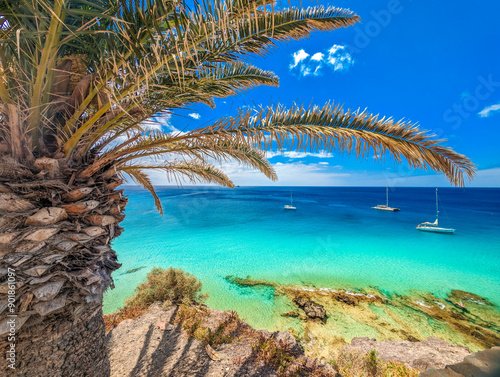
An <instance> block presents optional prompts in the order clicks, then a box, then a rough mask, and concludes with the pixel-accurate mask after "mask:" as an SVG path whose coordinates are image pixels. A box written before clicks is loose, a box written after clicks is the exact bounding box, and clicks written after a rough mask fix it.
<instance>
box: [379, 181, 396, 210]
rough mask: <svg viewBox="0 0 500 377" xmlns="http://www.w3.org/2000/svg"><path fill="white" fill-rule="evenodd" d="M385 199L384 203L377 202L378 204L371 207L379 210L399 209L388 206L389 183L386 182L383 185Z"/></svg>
mask: <svg viewBox="0 0 500 377" xmlns="http://www.w3.org/2000/svg"><path fill="white" fill-rule="evenodd" d="M385 199H386V202H385V204H379V205H377V206H375V207H372V208H373V209H378V210H380V211H389V212H398V211H400V209H399V208H394V207H389V185H388V184H387V185H386V186H385Z"/></svg>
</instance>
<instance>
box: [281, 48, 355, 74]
mask: <svg viewBox="0 0 500 377" xmlns="http://www.w3.org/2000/svg"><path fill="white" fill-rule="evenodd" d="M325 53H326V54H325ZM325 53H323V52H321V51H319V52H316V53H314V54H313V55H312V56H311V55H310V54H308V53H307V52H306V51H305V50H304V49H300V50H298V51H296V52H294V53H293V54H292V57H293V62H292V63H291V64H290V71H293V70H296V69H298V71H299V76H303V77H306V76H320V75H321V74H322V71H321V68H322V67H323V66H325V65H327V66H329V67H331V68H332V69H333V70H334V71H347V70H348V69H349V68H350V67H351V66H352V65H353V64H354V59H353V57H352V56H351V55H350V54H349V53H348V52H347V49H346V47H345V46H342V45H336V44H335V45H333V46H332V47H330V48H329V49H328V50H327V51H325Z"/></svg>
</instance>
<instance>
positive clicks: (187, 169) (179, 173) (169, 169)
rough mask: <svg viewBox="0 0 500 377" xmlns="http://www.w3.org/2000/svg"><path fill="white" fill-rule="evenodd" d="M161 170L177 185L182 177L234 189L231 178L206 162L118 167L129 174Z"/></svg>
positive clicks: (174, 162)
mask: <svg viewBox="0 0 500 377" xmlns="http://www.w3.org/2000/svg"><path fill="white" fill-rule="evenodd" d="M148 169H149V170H161V171H163V172H164V173H166V176H167V179H168V180H169V181H171V182H176V183H177V184H182V181H181V180H180V177H184V178H186V179H188V180H189V181H190V182H191V183H215V184H217V185H219V186H224V187H230V188H233V187H234V183H233V182H232V181H231V180H230V179H229V177H228V176H227V175H226V174H225V173H224V172H223V171H222V170H219V169H217V168H216V167H215V166H213V165H211V164H208V163H206V162H204V161H196V160H192V161H173V162H167V163H164V164H160V165H155V164H151V165H148V164H145V163H142V164H141V163H135V164H124V165H118V166H117V170H120V171H123V172H124V173H127V174H129V173H130V172H131V171H133V172H135V173H134V174H136V172H137V171H138V170H139V171H142V170H148Z"/></svg>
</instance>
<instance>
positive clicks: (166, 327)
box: [156, 322, 174, 331]
mask: <svg viewBox="0 0 500 377" xmlns="http://www.w3.org/2000/svg"><path fill="white" fill-rule="evenodd" d="M156 326H157V327H158V329H160V331H170V330H172V329H173V328H174V326H173V325H171V324H170V323H168V322H160V323H158V324H157V325H156Z"/></svg>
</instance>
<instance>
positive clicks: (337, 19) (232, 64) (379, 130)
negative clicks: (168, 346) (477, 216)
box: [0, 0, 474, 376]
mask: <svg viewBox="0 0 500 377" xmlns="http://www.w3.org/2000/svg"><path fill="white" fill-rule="evenodd" d="M0 15H1V16H0V35H1V40H0V63H1V64H0V76H1V77H0V215H1V217H0V256H1V265H0V279H1V280H0V281H2V282H7V281H8V279H9V277H10V278H11V279H15V282H16V283H15V286H12V285H7V284H6V283H5V284H2V290H1V297H0V332H1V333H2V335H1V336H2V340H1V341H0V348H1V349H2V354H4V355H5V351H6V348H5V347H7V346H8V344H7V343H6V342H5V341H4V340H6V339H7V338H6V336H5V334H6V333H7V332H8V331H9V330H10V327H9V324H8V320H9V319H11V317H9V318H8V317H7V315H8V314H16V315H17V317H16V318H15V321H16V326H17V329H16V340H15V344H16V346H15V347H16V355H17V356H16V367H17V371H18V372H21V375H29V376H38V375H40V376H41V375H43V376H49V375H50V376H70V375H71V376H83V375H85V376H106V375H109V363H108V361H107V357H106V350H105V343H104V342H105V338H104V324H103V320H102V308H101V307H102V305H101V302H102V295H103V292H104V291H105V290H106V289H107V288H108V287H110V286H111V287H112V285H113V283H112V278H111V273H112V272H113V271H114V270H116V269H117V268H119V267H120V264H119V263H118V261H117V257H116V254H115V252H114V251H113V250H112V249H111V247H110V242H111V241H112V239H113V238H115V237H117V236H118V235H119V234H120V233H121V232H122V228H121V227H120V226H119V225H118V224H119V223H120V221H122V220H123V218H124V209H125V205H126V204H127V198H126V197H124V196H123V190H117V187H118V186H119V185H120V184H121V183H122V182H123V181H124V177H125V176H129V177H131V178H132V179H133V180H135V181H136V182H138V183H139V184H141V185H142V186H144V187H145V188H146V189H148V190H149V191H150V192H151V193H152V195H153V196H154V198H155V203H156V206H157V207H158V210H159V211H160V212H161V211H162V209H161V203H160V200H159V199H158V197H157V195H156V193H155V191H154V188H153V185H152V183H151V181H150V179H149V178H148V175H147V172H148V171H149V170H150V169H159V170H162V171H164V172H165V173H166V174H167V175H168V176H169V177H170V178H171V179H174V180H175V179H188V180H191V181H193V182H208V183H215V184H219V185H223V186H227V187H233V183H232V182H231V180H230V179H229V177H227V176H226V175H225V174H224V173H223V172H222V171H221V170H219V169H217V168H216V167H214V166H213V165H212V163H213V162H214V161H226V160H236V161H238V162H239V163H241V164H243V165H245V166H249V167H252V168H255V169H258V170H260V171H261V172H262V173H264V174H265V175H266V176H267V177H269V178H270V179H272V180H276V179H277V177H276V173H275V171H274V170H273V167H272V165H271V164H270V163H269V162H268V161H267V160H266V158H265V152H264V151H265V150H270V149H274V150H284V149H288V148H295V149H298V150H317V149H325V150H328V151H332V150H336V151H340V152H347V153H353V154H354V155H355V156H357V157H359V158H362V157H365V156H367V155H368V154H375V155H384V154H385V153H388V154H389V155H391V156H393V157H394V158H395V159H396V160H397V161H398V162H401V160H402V159H405V160H407V161H408V163H409V164H410V166H413V167H416V168H424V169H426V168H430V169H432V170H435V171H438V172H441V173H443V174H445V175H446V177H447V178H448V179H449V180H450V182H451V183H453V184H455V185H463V176H464V174H465V175H467V176H468V177H469V178H472V177H473V175H474V165H473V164H472V163H471V162H470V161H469V159H467V158H466V157H465V156H463V155H460V154H458V153H455V152H453V151H452V150H451V149H449V148H446V147H444V146H443V145H442V141H440V140H435V139H434V137H433V136H432V135H428V134H426V133H424V132H422V131H420V130H419V129H418V128H417V126H415V125H414V124H411V123H408V122H403V121H399V122H396V121H393V120H392V119H385V118H379V117H378V116H376V115H371V114H367V113H365V112H361V111H349V110H344V109H343V108H342V107H341V106H338V105H334V104H332V103H327V104H325V105H323V106H310V107H308V108H304V107H302V106H292V107H291V108H285V107H282V106H280V105H276V106H273V107H268V108H261V109H254V110H240V111H239V112H237V113H236V114H235V115H234V116H232V117H226V118H223V119H220V120H218V121H216V122H215V123H214V124H212V125H210V126H208V127H204V128H201V129H196V130H194V131H189V132H186V133H181V132H177V133H172V132H170V133H168V132H164V131H160V130H158V127H152V125H154V122H153V119H154V117H158V116H160V117H161V116H162V115H165V114H170V113H172V111H174V109H178V108H182V107H186V106H188V105H190V104H196V103H204V104H207V105H208V106H212V107H213V106H214V98H223V97H227V96H230V95H233V94H236V93H239V92H241V91H243V90H245V89H247V88H252V87H255V86H257V85H273V86H278V78H277V77H276V75H275V74H274V73H272V72H269V71H264V70H261V69H259V68H257V67H255V66H253V65H251V64H249V63H246V62H245V57H246V56H248V55H264V54H265V53H267V52H268V51H269V50H270V49H271V48H273V47H274V46H275V45H276V44H277V43H278V42H286V41H288V40H292V39H299V38H302V37H307V36H308V35H310V34H311V33H312V32H314V31H330V30H335V29H338V28H342V27H348V26H351V25H353V24H355V23H356V22H358V21H359V17H358V16H357V15H355V14H354V13H352V12H351V11H348V10H344V9H338V8H323V7H314V8H307V9H304V8H296V9H294V8H293V9H282V8H280V9H278V7H277V5H276V4H275V3H273V2H267V1H266V0H264V1H262V0H212V1H204V2H197V1H192V2H189V3H184V2H183V1H181V0H1V1H0ZM211 162H212V163H211ZM9 287H10V288H9ZM13 287H14V288H15V289H12V288H13ZM13 291H15V292H14V293H12V292H13ZM11 296H12V297H14V298H15V300H14V301H15V306H13V307H10V306H8V305H7V304H8V302H9V301H8V298H9V297H11Z"/></svg>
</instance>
